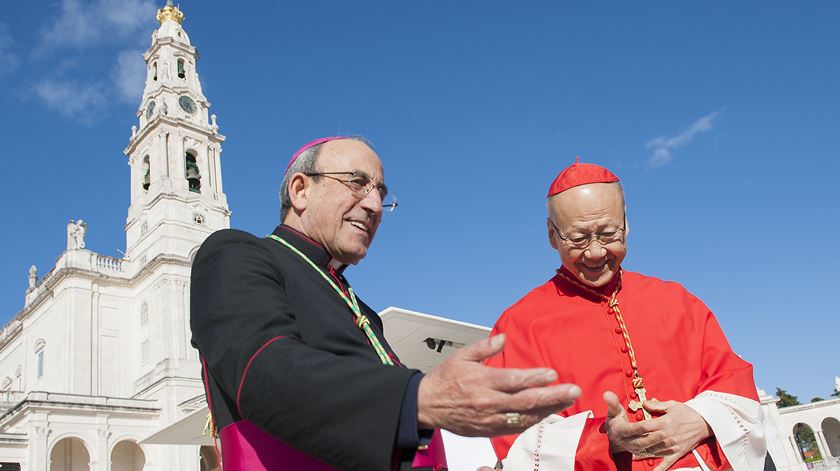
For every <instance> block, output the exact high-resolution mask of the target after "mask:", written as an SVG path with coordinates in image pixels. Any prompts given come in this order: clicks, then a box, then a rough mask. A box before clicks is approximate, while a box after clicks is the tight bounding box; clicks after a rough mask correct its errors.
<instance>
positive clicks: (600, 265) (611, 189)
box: [548, 183, 627, 288]
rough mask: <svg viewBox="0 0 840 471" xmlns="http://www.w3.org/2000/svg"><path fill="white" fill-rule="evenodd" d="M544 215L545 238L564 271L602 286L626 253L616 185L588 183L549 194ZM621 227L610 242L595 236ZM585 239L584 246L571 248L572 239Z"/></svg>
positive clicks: (622, 215) (581, 279) (621, 202)
mask: <svg viewBox="0 0 840 471" xmlns="http://www.w3.org/2000/svg"><path fill="white" fill-rule="evenodd" d="M548 216H549V221H548V239H549V241H550V243H551V246H552V247H554V249H555V250H557V252H558V253H559V254H560V260H561V261H562V262H563V267H565V268H566V270H568V271H569V272H571V273H572V274H573V275H574V276H576V277H577V279H579V280H580V281H581V282H583V283H584V284H585V285H588V286H591V287H594V288H597V287H600V286H604V285H605V284H607V283H609V282H610V280H612V279H613V278H614V277H615V276H616V275H617V274H618V271H619V269H620V267H621V262H622V261H623V260H624V256H625V255H626V254H627V245H626V242H627V239H626V228H625V219H624V198H623V195H622V193H621V187H619V185H618V184H616V183H592V184H589V185H581V186H577V187H574V188H570V189H568V190H566V191H564V192H562V193H560V194H557V195H555V196H552V197H551V198H550V199H549V200H548ZM552 221H553V224H552ZM555 226H556V227H555ZM622 228H625V229H624V231H623V232H622V236H621V237H620V238H619V239H618V240H615V241H613V242H607V243H604V242H602V241H601V240H599V238H598V237H596V236H597V235H598V234H603V235H607V234H611V233H614V231H618V230H621V229H622ZM558 230H559V232H560V233H558ZM564 238H565V240H564ZM585 238H588V240H589V244H588V245H586V246H585V247H574V245H575V244H573V243H572V241H575V240H577V241H580V240H584V239H585ZM601 239H609V237H601ZM578 245H580V244H578Z"/></svg>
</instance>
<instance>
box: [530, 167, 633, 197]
mask: <svg viewBox="0 0 840 471" xmlns="http://www.w3.org/2000/svg"><path fill="white" fill-rule="evenodd" d="M617 181H619V179H618V177H616V176H615V174H614V173H612V172H610V171H609V170H607V169H606V168H604V167H601V166H600V165H595V164H584V163H581V162H580V157H578V160H577V161H576V162H575V163H573V164H572V165H569V166H568V167H566V168H565V169H564V170H563V171H562V172H560V174H559V175H557V178H555V179H554V181H553V182H552V183H551V187H549V189H548V196H546V198H551V197H552V196H554V195H556V194H557V193H562V192H564V191H566V190H568V189H569V188H574V187H576V186H580V185H588V184H590V183H613V182H617Z"/></svg>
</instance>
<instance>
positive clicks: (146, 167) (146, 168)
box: [143, 155, 152, 191]
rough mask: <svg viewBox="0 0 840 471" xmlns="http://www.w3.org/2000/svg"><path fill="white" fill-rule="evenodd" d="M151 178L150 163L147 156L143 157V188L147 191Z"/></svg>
mask: <svg viewBox="0 0 840 471" xmlns="http://www.w3.org/2000/svg"><path fill="white" fill-rule="evenodd" d="M151 179H152V164H151V163H150V162H149V156H148V155H147V156H145V157H143V189H144V190H146V191H149V185H150V184H151Z"/></svg>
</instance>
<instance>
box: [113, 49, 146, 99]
mask: <svg viewBox="0 0 840 471" xmlns="http://www.w3.org/2000/svg"><path fill="white" fill-rule="evenodd" d="M113 80H114V88H115V90H116V92H117V94H118V95H119V97H120V98H121V99H122V100H123V101H125V102H127V103H137V102H138V101H140V96H141V95H142V94H143V85H144V84H145V83H146V62H145V61H144V60H143V51H142V50H140V49H126V50H124V51H120V53H119V54H118V55H117V68H116V70H115V72H114V75H113Z"/></svg>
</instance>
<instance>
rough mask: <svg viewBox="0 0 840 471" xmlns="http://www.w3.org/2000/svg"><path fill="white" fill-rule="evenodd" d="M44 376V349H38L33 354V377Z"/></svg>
mask: <svg viewBox="0 0 840 471" xmlns="http://www.w3.org/2000/svg"><path fill="white" fill-rule="evenodd" d="M43 376H44V351H43V350H39V351H38V353H36V354H35V378H37V379H41V377H43Z"/></svg>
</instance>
